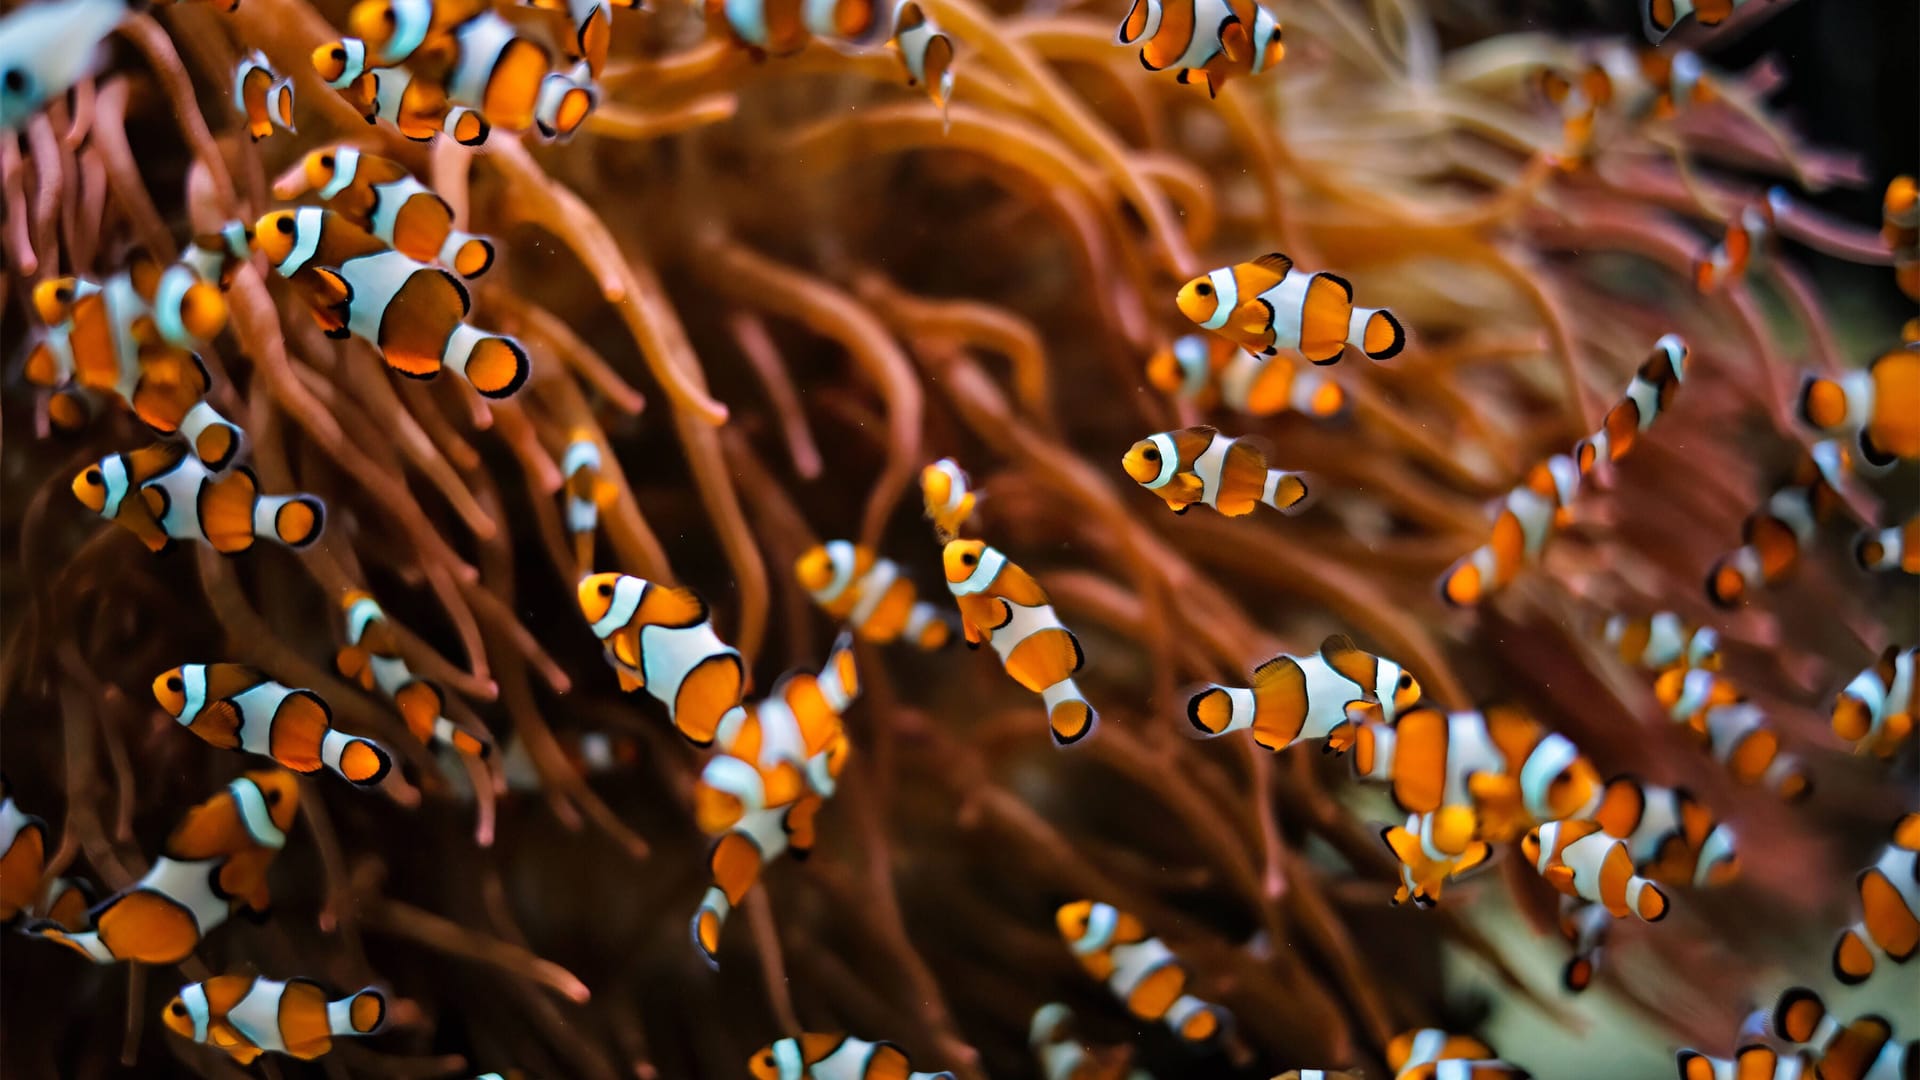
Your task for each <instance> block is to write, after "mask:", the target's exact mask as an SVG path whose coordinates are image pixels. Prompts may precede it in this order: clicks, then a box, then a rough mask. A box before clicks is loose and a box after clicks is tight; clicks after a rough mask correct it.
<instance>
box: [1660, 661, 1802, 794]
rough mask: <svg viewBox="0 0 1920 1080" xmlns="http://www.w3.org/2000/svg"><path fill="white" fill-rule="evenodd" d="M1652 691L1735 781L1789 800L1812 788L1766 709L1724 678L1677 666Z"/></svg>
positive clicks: (1671, 714) (1673, 716)
mask: <svg viewBox="0 0 1920 1080" xmlns="http://www.w3.org/2000/svg"><path fill="white" fill-rule="evenodd" d="M1653 696H1654V698H1655V699H1656V700H1658V701H1659V702H1660V705H1661V707H1662V708H1664V709H1666V710H1667V716H1668V717H1669V718H1670V719H1672V720H1673V721H1674V722H1675V723H1679V724H1683V725H1685V726H1686V728H1687V730H1688V732H1690V733H1691V734H1692V735H1693V736H1694V738H1695V739H1696V740H1697V741H1698V742H1700V743H1702V744H1703V745H1705V747H1706V748H1707V751H1708V753H1710V754H1712V755H1713V758H1714V760H1716V761H1718V762H1720V764H1721V765H1722V767H1724V768H1725V769H1726V770H1727V773H1728V774H1729V775H1730V776H1732V777H1733V778H1734V780H1735V781H1736V782H1738V783H1742V784H1760V785H1764V786H1765V787H1767V788H1768V789H1769V790H1771V791H1773V792H1774V793H1775V794H1776V795H1778V796H1779V797H1780V798H1782V799H1785V800H1787V801H1789V802H1797V801H1799V800H1801V799H1804V798H1806V797H1807V796H1808V795H1809V794H1811V793H1812V791H1813V782H1812V780H1811V779H1810V778H1809V777H1808V776H1807V771H1806V767H1805V766H1803V765H1802V764H1801V763H1800V761H1799V759H1797V758H1795V757H1793V756H1792V755H1789V754H1784V753H1782V752H1781V750H1780V736H1779V734H1778V733H1776V732H1775V731H1774V730H1773V728H1772V727H1771V726H1770V725H1769V724H1768V722H1767V716H1766V714H1765V713H1764V712H1762V711H1761V709H1760V707H1759V706H1758V705H1755V704H1754V703H1752V702H1751V701H1748V700H1747V699H1746V695H1745V694H1742V693H1741V692H1740V690H1739V689H1738V688H1737V687H1735V686H1734V685H1733V684H1732V683H1731V682H1729V681H1727V680H1726V679H1725V678H1723V677H1721V676H1720V675H1718V674H1716V673H1714V672H1711V671H1687V670H1684V669H1678V668H1676V669H1674V670H1672V671H1669V672H1667V673H1666V674H1664V675H1662V676H1660V678H1659V679H1657V680H1655V682H1654V684H1653Z"/></svg>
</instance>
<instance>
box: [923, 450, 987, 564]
mask: <svg viewBox="0 0 1920 1080" xmlns="http://www.w3.org/2000/svg"><path fill="white" fill-rule="evenodd" d="M920 496H921V498H922V499H923V500H924V501H925V503H926V506H927V519H928V520H930V521H932V522H933V535H934V536H935V537H937V538H939V540H940V542H941V543H943V544H944V543H946V542H948V541H949V540H953V539H956V538H957V537H959V535H960V527H961V526H962V525H965V524H966V523H967V519H968V518H970V517H972V516H973V504H974V501H975V499H974V493H973V481H972V480H970V479H968V477H967V474H966V471H965V470H964V469H962V468H960V463H959V462H957V461H955V460H953V459H952V458H941V459H940V460H939V461H936V462H934V463H933V464H931V465H929V466H927V467H926V468H924V469H921V470H920Z"/></svg>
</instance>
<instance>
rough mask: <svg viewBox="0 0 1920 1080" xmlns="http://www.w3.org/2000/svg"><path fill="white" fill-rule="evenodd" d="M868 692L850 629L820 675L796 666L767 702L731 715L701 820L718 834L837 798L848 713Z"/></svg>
mask: <svg viewBox="0 0 1920 1080" xmlns="http://www.w3.org/2000/svg"><path fill="white" fill-rule="evenodd" d="M859 698H860V676H859V671H858V669H857V667H856V665H855V663H854V658H853V639H852V637H851V635H848V634H844V633H843V634H842V635H841V637H840V640H838V641H836V642H834V646H833V651H832V652H831V653H830V654H829V655H828V656H827V662H826V663H825V664H824V665H822V666H821V669H820V673H819V674H818V675H815V674H813V673H811V672H806V671H793V672H788V673H787V674H786V675H783V676H782V677H781V678H780V681H779V682H777V683H775V684H774V686H773V692H772V693H770V694H768V695H767V697H766V699H765V700H763V701H758V702H753V703H750V704H748V705H747V706H746V708H745V709H744V710H743V711H742V712H738V713H728V714H727V719H726V720H724V721H722V722H721V724H720V728H719V730H718V732H716V733H715V736H714V742H713V747H714V750H715V754H714V756H713V757H712V758H710V759H709V760H708V761H707V764H706V767H705V768H704V769H703V770H702V771H701V774H700V782H699V783H698V784H697V785H695V787H694V796H693V805H694V820H695V821H696V822H697V823H698V824H699V826H700V830H701V831H702V832H704V833H706V834H707V835H709V836H716V835H719V834H720V833H722V832H724V831H726V830H727V829H729V828H731V827H732V826H733V825H734V824H735V823H736V822H738V821H739V820H740V819H741V817H742V816H744V815H745V814H747V813H750V812H752V811H755V810H763V809H766V808H768V807H774V808H778V807H782V806H787V805H790V804H792V803H793V802H795V801H796V800H798V799H799V798H800V797H801V796H803V795H805V794H806V793H808V792H812V793H813V794H815V795H818V796H820V797H821V798H831V797H832V795H833V793H834V790H835V788H836V787H837V785H838V783H839V779H840V772H841V770H842V769H843V768H845V767H846V759H847V750H848V744H847V735H846V727H845V724H844V722H843V721H842V717H843V716H844V715H845V714H846V711H847V709H848V708H850V707H852V705H853V703H854V702H855V701H858V700H859Z"/></svg>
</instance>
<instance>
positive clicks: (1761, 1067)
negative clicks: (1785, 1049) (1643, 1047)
mask: <svg viewBox="0 0 1920 1080" xmlns="http://www.w3.org/2000/svg"><path fill="white" fill-rule="evenodd" d="M1675 1062H1676V1064H1678V1065H1679V1067H1680V1080H1814V1071H1813V1063H1812V1062H1811V1061H1810V1060H1808V1059H1807V1058H1805V1057H1804V1056H1802V1055H1799V1054H1792V1055H1786V1056H1783V1055H1782V1054H1781V1053H1780V1051H1778V1050H1775V1049H1774V1048H1773V1047H1771V1046H1768V1045H1766V1044H1765V1043H1748V1044H1746V1045H1744V1046H1742V1047H1740V1049H1739V1050H1738V1051H1737V1052H1736V1053H1735V1054H1734V1055H1733V1058H1732V1059H1731V1060H1728V1059H1727V1058H1716V1057H1708V1056H1707V1055H1705V1054H1703V1053H1701V1052H1700V1051H1698V1050H1681V1051H1680V1052H1679V1053H1677V1054H1676V1055H1675Z"/></svg>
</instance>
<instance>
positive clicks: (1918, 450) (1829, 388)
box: [1800, 344, 1920, 471]
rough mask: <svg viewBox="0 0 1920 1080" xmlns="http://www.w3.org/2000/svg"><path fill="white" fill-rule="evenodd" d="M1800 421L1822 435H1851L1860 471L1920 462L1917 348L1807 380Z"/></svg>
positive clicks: (1802, 392)
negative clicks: (1838, 372)
mask: <svg viewBox="0 0 1920 1080" xmlns="http://www.w3.org/2000/svg"><path fill="white" fill-rule="evenodd" d="M1800 419H1801V421H1802V422H1803V423H1805V424H1807V425H1808V426H1809V427H1811V428H1813V429H1814V430H1816V431H1818V432H1820V433H1821V434H1822V435H1832V434H1836V433H1849V432H1850V433H1852V434H1853V435H1854V438H1855V440H1856V441H1857V443H1858V445H1859V448H1860V462H1861V465H1862V467H1863V468H1868V469H1872V470H1875V471H1880V470H1885V469H1887V468H1891V467H1892V465H1893V463H1894V462H1896V461H1915V460H1920V346H1917V345H1913V344H1907V345H1904V346H1902V347H1900V348H1897V349H1890V350H1888V351H1887V352H1884V353H1882V354H1880V356H1879V357H1878V358H1876V359H1875V360H1874V361H1873V363H1871V364H1868V365H1867V366H1866V368H1865V369H1864V370H1856V371H1849V372H1847V373H1846V374H1845V375H1841V376H1840V377H1838V378H1828V377H1826V376H1821V375H1813V374H1808V375H1807V377H1806V380H1805V381H1804V382H1802V383H1801V385H1800Z"/></svg>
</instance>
